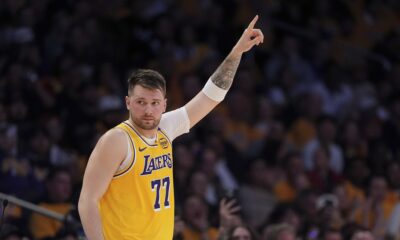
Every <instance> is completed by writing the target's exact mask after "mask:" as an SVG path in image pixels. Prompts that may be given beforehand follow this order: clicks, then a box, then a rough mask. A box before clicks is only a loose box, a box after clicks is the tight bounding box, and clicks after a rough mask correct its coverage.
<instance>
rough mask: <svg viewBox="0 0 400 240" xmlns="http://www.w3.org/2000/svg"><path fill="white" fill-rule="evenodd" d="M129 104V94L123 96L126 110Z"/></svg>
mask: <svg viewBox="0 0 400 240" xmlns="http://www.w3.org/2000/svg"><path fill="white" fill-rule="evenodd" d="M130 104H131V101H130V98H129V96H125V105H126V109H127V110H129V106H130Z"/></svg>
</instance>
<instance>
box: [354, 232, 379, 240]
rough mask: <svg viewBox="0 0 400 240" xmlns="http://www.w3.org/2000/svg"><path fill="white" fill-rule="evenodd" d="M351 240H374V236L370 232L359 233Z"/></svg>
mask: <svg viewBox="0 0 400 240" xmlns="http://www.w3.org/2000/svg"><path fill="white" fill-rule="evenodd" d="M351 240H374V236H373V235H372V234H371V232H369V231H358V232H356V233H355V234H354V235H353V237H352V238H351Z"/></svg>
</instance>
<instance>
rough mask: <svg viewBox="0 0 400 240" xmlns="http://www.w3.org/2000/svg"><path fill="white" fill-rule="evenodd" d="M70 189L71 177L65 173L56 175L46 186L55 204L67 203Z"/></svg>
mask: <svg viewBox="0 0 400 240" xmlns="http://www.w3.org/2000/svg"><path fill="white" fill-rule="evenodd" d="M71 188H72V184H71V176H70V175H69V174H68V173H67V172H59V173H57V174H56V175H55V176H54V177H53V179H52V180H51V181H50V183H49V185H48V189H49V194H50V197H51V199H52V200H53V201H55V202H66V201H68V199H69V198H70V196H71Z"/></svg>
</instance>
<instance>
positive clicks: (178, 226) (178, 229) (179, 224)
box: [174, 216, 185, 236]
mask: <svg viewBox="0 0 400 240" xmlns="http://www.w3.org/2000/svg"><path fill="white" fill-rule="evenodd" d="M183 229H185V222H184V221H183V220H182V219H181V217H180V216H176V217H175V225H174V236H177V235H179V234H181V233H182V232H183Z"/></svg>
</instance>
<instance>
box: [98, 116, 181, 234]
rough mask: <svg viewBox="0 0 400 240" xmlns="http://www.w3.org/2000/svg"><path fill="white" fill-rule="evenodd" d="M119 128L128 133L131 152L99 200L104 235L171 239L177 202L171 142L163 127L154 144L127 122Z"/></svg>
mask: <svg viewBox="0 0 400 240" xmlns="http://www.w3.org/2000/svg"><path fill="white" fill-rule="evenodd" d="M117 128H119V129H122V130H123V131H125V132H126V133H127V134H128V136H129V145H130V149H132V151H131V152H132V154H131V156H130V159H129V160H128V161H126V163H124V166H123V167H121V168H120V169H119V170H118V172H117V173H116V174H115V175H114V178H113V179H112V181H111V183H110V185H109V187H108V189H107V191H106V193H105V194H104V196H103V197H102V199H101V200H100V203H99V209H100V215H101V219H102V225H103V234H104V237H105V239H107V240H110V239H112V240H114V239H118V240H120V239H121V240H122V239H132V240H139V239H140V240H153V239H154V240H163V239H168V240H169V239H172V236H173V229H174V205H175V202H174V183H173V176H172V146H171V142H170V140H169V139H168V137H167V136H166V135H165V134H164V133H163V132H162V131H161V129H158V131H157V139H156V142H155V144H149V143H148V142H146V141H145V139H143V138H142V137H141V136H140V134H139V133H138V132H137V131H136V130H135V129H134V128H133V127H132V126H131V125H130V124H129V123H128V122H123V123H121V124H119V125H118V126H117ZM126 160H127V159H126Z"/></svg>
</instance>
